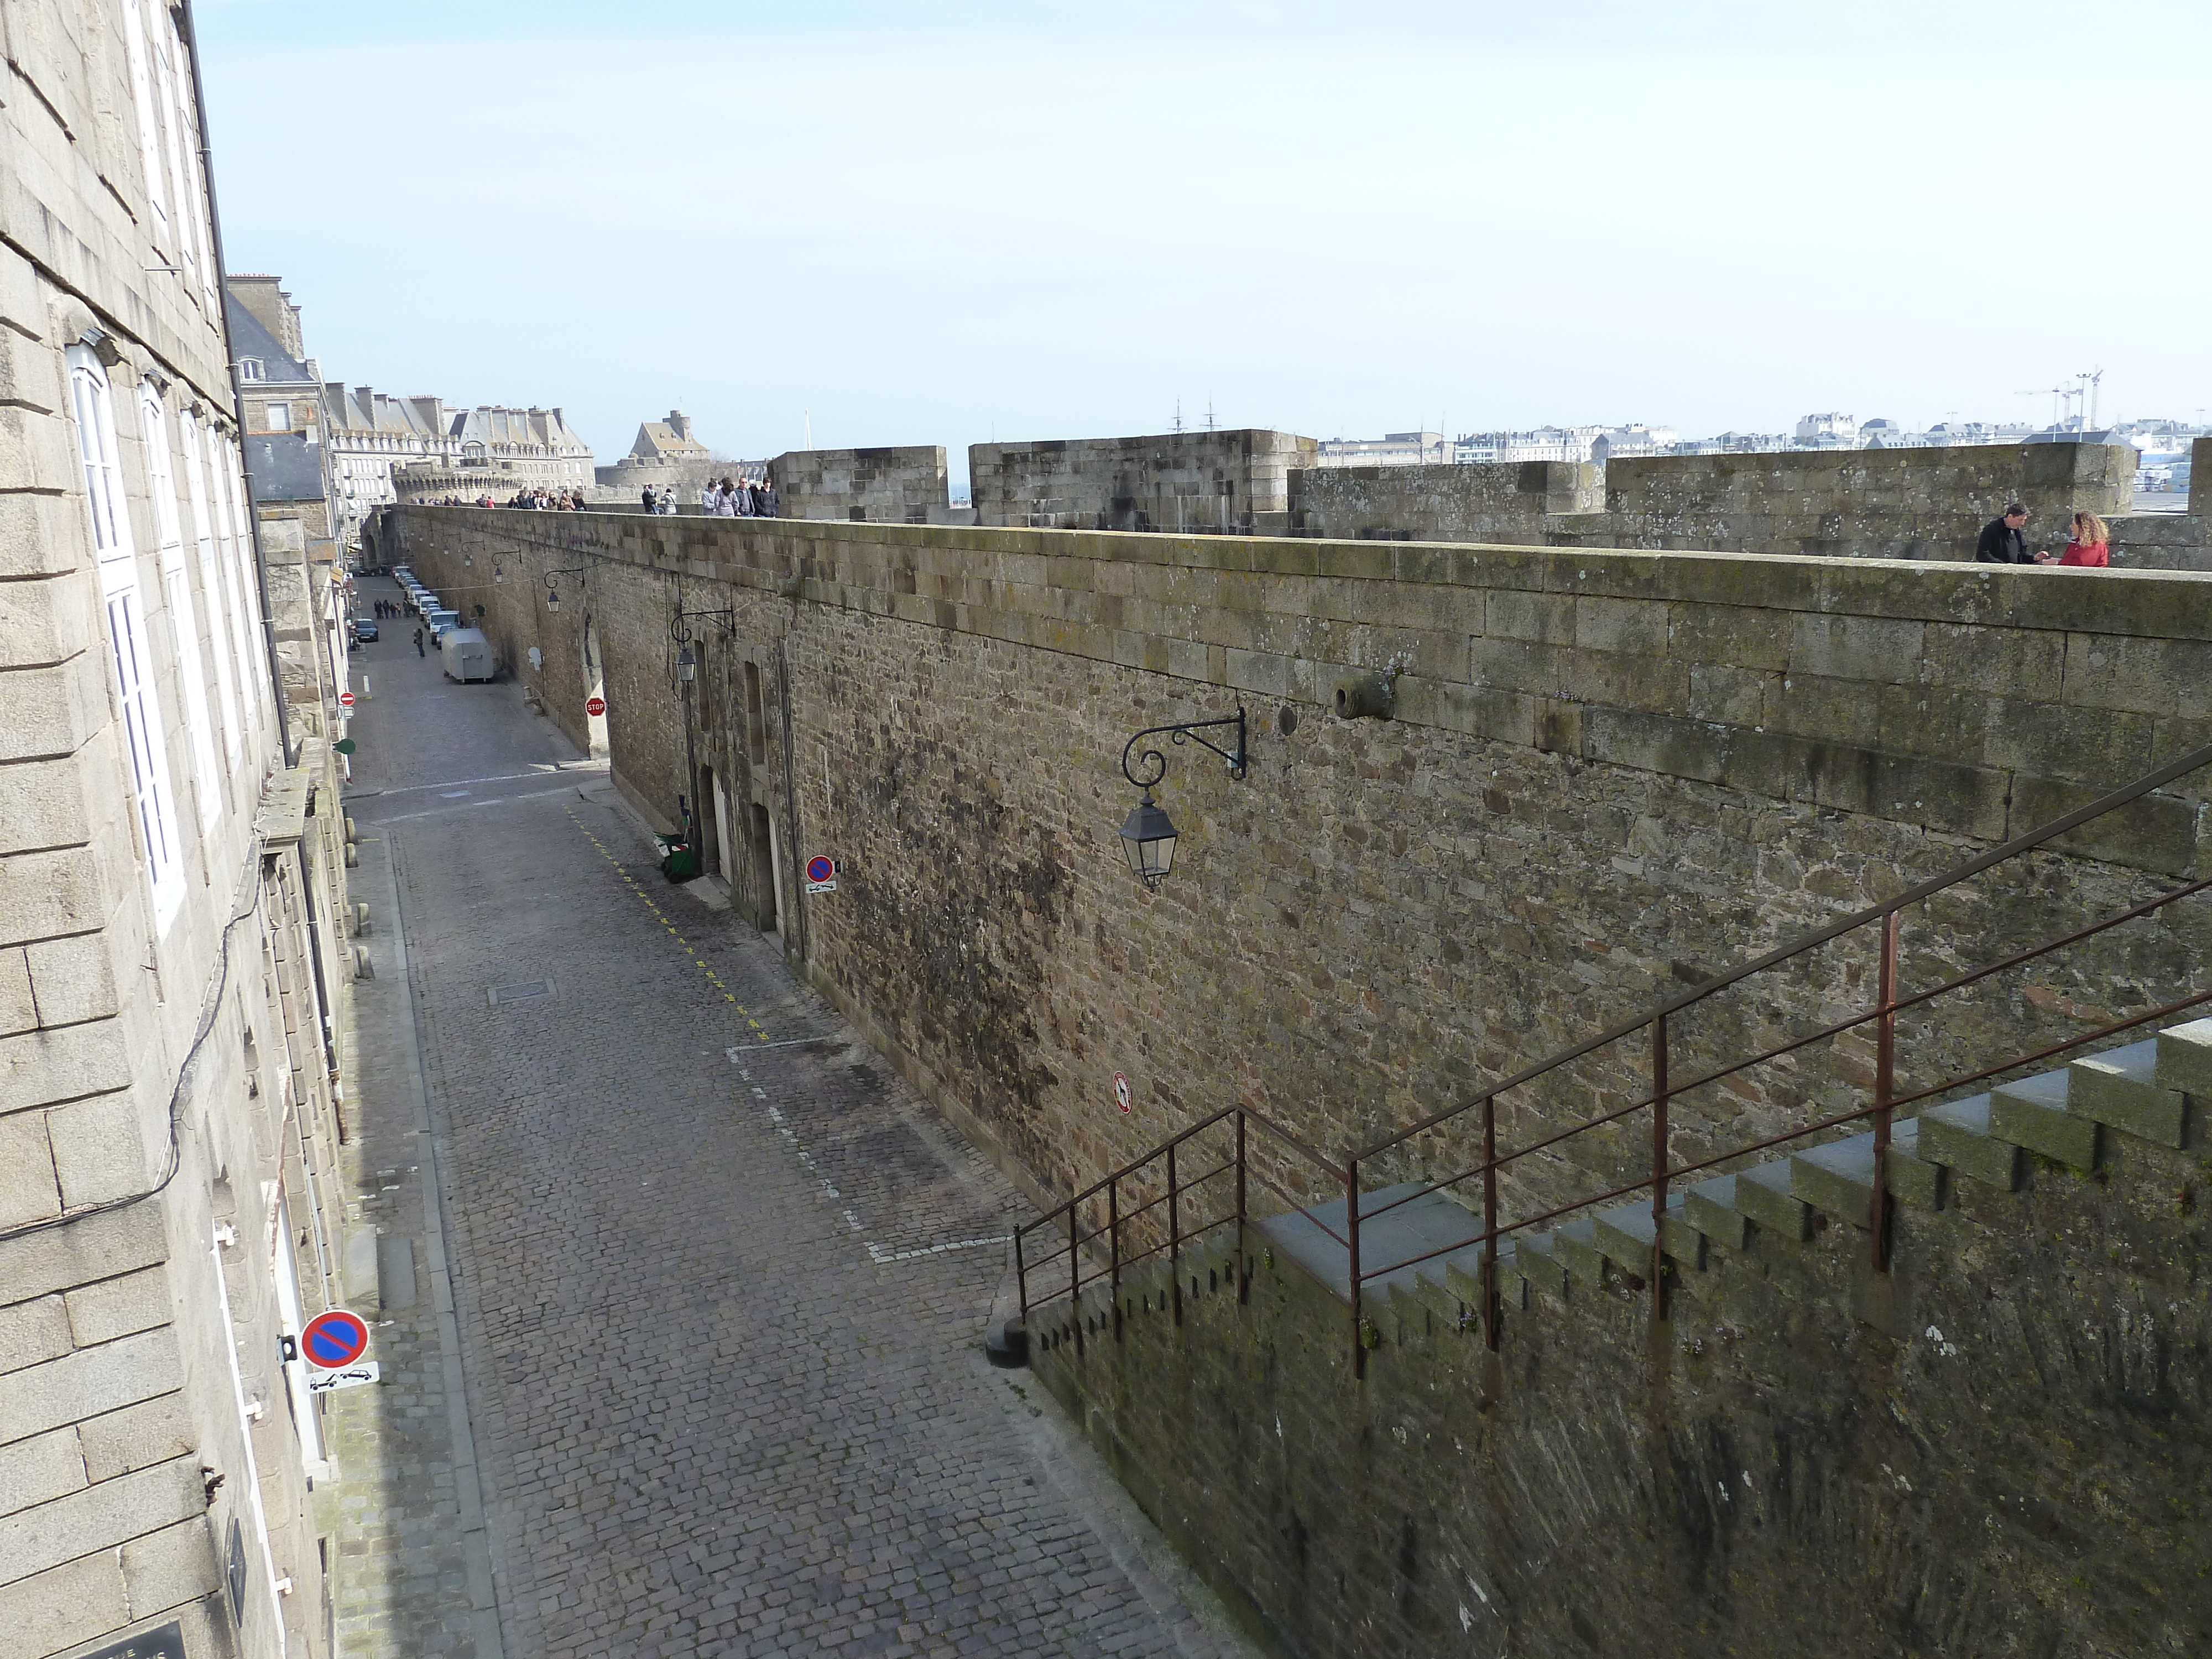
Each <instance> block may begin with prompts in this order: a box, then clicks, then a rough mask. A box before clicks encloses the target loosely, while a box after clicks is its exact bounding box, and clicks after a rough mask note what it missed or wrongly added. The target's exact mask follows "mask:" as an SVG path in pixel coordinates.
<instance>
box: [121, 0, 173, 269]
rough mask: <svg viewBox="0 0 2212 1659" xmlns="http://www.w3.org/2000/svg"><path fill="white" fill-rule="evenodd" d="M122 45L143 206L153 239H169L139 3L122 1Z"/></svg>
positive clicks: (158, 133) (158, 135)
mask: <svg viewBox="0 0 2212 1659" xmlns="http://www.w3.org/2000/svg"><path fill="white" fill-rule="evenodd" d="M123 44H124V50H125V55H126V56H127V57H128V58H130V60H131V102H132V103H133V104H134V105H135V106H137V111H138V159H139V161H140V163H141V165H142V166H143V167H144V168H145V173H146V200H147V204H148V205H149V206H150V207H151V208H152V209H153V210H154V226H153V229H154V240H155V241H156V242H159V243H162V244H165V245H166V244H167V241H168V240H169V206H168V202H167V197H165V195H164V194H163V192H162V188H161V172H162V168H161V125H160V123H159V122H158V121H157V120H156V119H155V115H154V77H153V73H152V71H151V70H149V67H148V65H147V53H146V20H145V14H144V13H143V12H142V11H141V10H140V9H139V0H123Z"/></svg>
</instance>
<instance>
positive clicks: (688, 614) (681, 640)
mask: <svg viewBox="0 0 2212 1659" xmlns="http://www.w3.org/2000/svg"><path fill="white" fill-rule="evenodd" d="M703 617H712V618H713V619H714V621H715V622H716V623H718V624H720V628H721V630H722V637H723V638H724V639H730V638H732V637H734V636H735V635H736V634H737V631H738V608H737V606H736V605H724V606H723V607H722V608H721V609H720V611H678V612H677V613H676V614H675V615H674V616H672V617H670V618H669V619H668V637H669V638H670V639H671V640H672V641H675V643H677V644H678V645H689V644H690V643H691V630H690V629H689V628H686V627H685V626H684V624H685V623H689V622H696V621H698V620H700V619H701V618H703Z"/></svg>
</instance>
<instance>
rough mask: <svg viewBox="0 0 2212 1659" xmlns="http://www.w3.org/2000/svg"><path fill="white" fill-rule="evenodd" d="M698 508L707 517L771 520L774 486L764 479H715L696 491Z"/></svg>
mask: <svg viewBox="0 0 2212 1659" xmlns="http://www.w3.org/2000/svg"><path fill="white" fill-rule="evenodd" d="M699 505H700V506H701V507H704V508H705V509H706V511H707V514H708V517H709V518H714V519H773V518H774V517H775V509H776V499H775V485H774V484H772V483H769V481H768V480H767V479H766V478H744V477H739V478H731V477H720V478H717V479H715V480H714V482H713V483H709V484H708V485H707V487H706V488H705V489H702V490H701V491H700V492H699Z"/></svg>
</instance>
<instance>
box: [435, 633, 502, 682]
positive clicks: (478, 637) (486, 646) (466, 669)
mask: <svg viewBox="0 0 2212 1659" xmlns="http://www.w3.org/2000/svg"><path fill="white" fill-rule="evenodd" d="M438 657H439V660H440V661H441V662H442V663H443V664H444V665H445V669H446V678H447V679H449V680H460V681H463V682H467V681H469V680H488V679H489V678H492V675H493V672H494V667H493V664H492V658H491V641H489V640H488V639H486V638H485V637H484V636H483V629H480V628H449V629H447V630H446V631H445V632H444V633H443V634H441V635H439V636H438Z"/></svg>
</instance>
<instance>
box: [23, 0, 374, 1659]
mask: <svg viewBox="0 0 2212 1659" xmlns="http://www.w3.org/2000/svg"><path fill="white" fill-rule="evenodd" d="M190 21H191V13H190V9H189V8H184V7H179V8H175V9H173V8H171V7H168V6H165V5H156V4H153V3H150V0H100V3H98V4H94V5H92V6H88V7H67V8H65V7H61V6H58V5H54V4H51V3H43V0H0V44H4V47H5V55H6V58H7V60H8V67H9V74H10V77H11V82H12V84H13V85H14V86H15V88H16V89H17V92H16V93H11V94H9V95H8V96H7V97H6V98H5V99H4V100H0V174H4V182H5V183H6V184H7V185H8V186H9V188H8V189H7V190H6V191H0V695H4V696H5V700H6V706H7V708H9V719H8V720H7V721H6V723H5V726H4V732H0V1632H5V1635H4V1638H0V1645H4V1646H5V1647H6V1650H8V1651H9V1653H11V1654H21V1655H26V1656H41V1659H43V1656H49V1655H76V1654H79V1653H84V1652H88V1651H94V1650H101V1651H105V1650H107V1649H109V1648H110V1647H112V1646H114V1645H116V1644H135V1645H136V1647H137V1650H143V1651H155V1650H158V1651H162V1652H165V1653H179V1654H182V1655H187V1656H191V1659H215V1656H233V1655H245V1656H257V1659H258V1656H270V1655H280V1654H290V1655H307V1656H320V1655H322V1654H324V1653H325V1652H326V1651H327V1650H328V1642H327V1634H326V1632H327V1619H326V1612H325V1608H326V1595H325V1584H326V1578H327V1575H328V1572H329V1571H330V1567H331V1563H330V1561H329V1559H328V1554H327V1552H326V1551H325V1548H324V1547H323V1541H322V1540H321V1539H319V1537H318V1536H317V1534H316V1533H315V1529H314V1528H313V1523H312V1522H311V1521H310V1519H309V1514H308V1501H307V1492H308V1484H309V1482H310V1481H311V1480H315V1479H318V1478H325V1477H327V1476H328V1475H329V1474H330V1473H331V1470H330V1468H329V1464H328V1460H327V1458H326V1457H325V1455H324V1450H323V1446H322V1443H321V1438H320V1435H319V1411H320V1406H319V1400H318V1398H317V1397H316V1396H315V1395H313V1393H312V1392H311V1390H310V1388H309V1378H308V1376H307V1373H306V1371H305V1370H304V1369H303V1368H302V1366H301V1364H300V1362H299V1361H297V1360H296V1359H291V1358H287V1355H288V1353H289V1352H290V1350H289V1347H288V1346H287V1344H288V1339H290V1338H293V1337H295V1336H296V1334H298V1333H299V1331H300V1330H301V1325H302V1322H303V1321H304V1319H306V1318H307V1317H309V1316H312V1315H313V1313H314V1312H315V1311H317V1310H320V1309H321V1308H322V1307H324V1306H325V1305H326V1304H327V1303H328V1302H329V1301H330V1300H331V1295H332V1291H333V1284H332V1272H333V1269H334V1267H335V1265H336V1250H337V1238H336V1237H334V1234H333V1226H334V1218H333V1217H332V1216H331V1212H330V1207H329V1206H330V1205H331V1202H332V1200H333V1198H334V1196H335V1194H334V1188H333V1187H332V1185H331V1180H330V1176H331V1170H332V1158H333V1152H334V1148H335V1146H336V1143H337V1139H338V1137H339V1135H340V1133H342V1126H341V1123H340V1121H339V1111H340V1107H341V1103H342V1097H341V1096H340V1093H339V1080H338V1079H337V1077H336V1075H335V1070H334V1066H333V1062H332V1049H331V1043H330V1033H331V1013H332V1010H333V1007H334V1006H335V1003H336V999H337V998H338V997H340V996H343V994H345V988H346V974H345V967H346V962H347V957H348V951H347V947H346V945H345V944H344V940H345V939H346V937H347V935H348V933H349V931H350V921H351V917H350V912H349V908H348V905H347V902H346V896H345V890H344V882H343V861H344V844H345V843H344V832H343V817H342V816H341V815H340V814H339V812H338V810H337V787H336V773H335V770H334V767H333V763H332V760H331V751H330V747H329V745H328V743H327V742H326V741H325V738H326V736H327V734H328V732H329V730H330V728H329V726H328V725H327V722H326V721H324V720H317V721H316V722H313V723H310V722H306V721H302V720H296V719H294V718H292V717H290V716H289V715H288V711H287V708H286V706H285V704H284V702H283V701H281V700H280V698H279V697H278V696H277V695H276V690H275V678H274V674H273V665H274V663H275V661H276V652H275V651H274V649H273V648H272V647H273V645H274V643H275V641H273V640H272V637H271V620H272V619H271V617H270V614H269V610H268V606H267V603H266V587H265V571H264V567H263V565H262V563H261V562H260V560H259V559H258V556H257V554H256V550H255V539H256V537H255V524H254V520H253V513H252V505H251V502H250V497H249V494H248V486H247V481H246V469H245V466H244V465H243V460H244V455H243V446H244V444H245V442H246V441H247V440H248V438H249V436H250V433H248V432H242V431H241V430H240V422H239V406H240V399H239V398H237V396H236V395H235V393H236V387H235V386H234V384H233V382H232V380H231V370H230V364H231V363H232V362H234V359H235V355H236V354H235V353H234V350H233V349H232V348H231V346H230V343H228V340H227V337H226V328H225V323H224V313H223V305H222V283H221V282H220V276H219V270H220V266H219V262H220V257H221V244H220V234H219V228H218V226H217V223H216V219H215V214H214V199H213V197H212V193H211V191H210V188H209V185H208V181H207V179H206V177H205V173H204V165H205V157H206V150H205V147H204V141H203V139H202V137H200V133H201V130H202V114H201V106H200V100H199V98H198V94H197V83H198V72H197V64H196V63H195V61H194V53H193V50H192V45H191V34H190ZM17 94H21V95H17ZM294 355H295V356H296V354H294ZM330 648H331V647H330V646H329V645H328V643H327V642H319V643H318V644H317V645H316V647H315V653H316V654H317V655H318V656H319V658H320V659H321V662H320V665H319V667H318V668H317V673H318V675H319V678H318V681H317V684H318V686H322V685H325V684H331V676H333V675H335V674H336V673H337V672H340V671H342V664H336V665H334V664H331V663H330V662H329V660H328V656H329V651H330ZM310 732H312V733H313V734H312V735H309V733H310Z"/></svg>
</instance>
